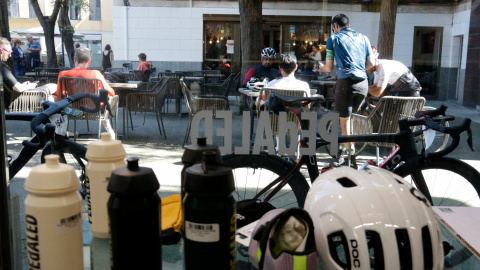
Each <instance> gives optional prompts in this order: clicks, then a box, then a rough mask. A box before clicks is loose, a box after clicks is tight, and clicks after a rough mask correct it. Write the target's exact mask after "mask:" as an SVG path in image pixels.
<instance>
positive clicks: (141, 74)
mask: <svg viewBox="0 0 480 270" xmlns="http://www.w3.org/2000/svg"><path fill="white" fill-rule="evenodd" d="M145 71H146V70H145ZM151 72H152V71H151V70H150V73H151ZM133 73H134V74H135V80H134V81H141V82H148V79H149V78H150V74H149V75H148V77H147V76H146V75H145V73H144V72H143V71H141V70H133Z"/></svg>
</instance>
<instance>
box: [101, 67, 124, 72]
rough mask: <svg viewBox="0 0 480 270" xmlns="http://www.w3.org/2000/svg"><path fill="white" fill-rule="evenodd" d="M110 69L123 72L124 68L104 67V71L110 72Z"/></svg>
mask: <svg viewBox="0 0 480 270" xmlns="http://www.w3.org/2000/svg"><path fill="white" fill-rule="evenodd" d="M112 71H121V72H125V69H124V68H107V69H105V72H112Z"/></svg>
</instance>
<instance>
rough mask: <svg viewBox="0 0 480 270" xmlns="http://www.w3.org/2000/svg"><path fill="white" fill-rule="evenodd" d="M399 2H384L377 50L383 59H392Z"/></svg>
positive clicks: (394, 0) (386, 0)
mask: <svg viewBox="0 0 480 270" xmlns="http://www.w3.org/2000/svg"><path fill="white" fill-rule="evenodd" d="M397 7H398V0H382V6H381V8H380V25H379V30H378V46H377V50H378V53H379V55H380V58H382V59H392V57H393V42H394V40H395V23H396V20H397Z"/></svg>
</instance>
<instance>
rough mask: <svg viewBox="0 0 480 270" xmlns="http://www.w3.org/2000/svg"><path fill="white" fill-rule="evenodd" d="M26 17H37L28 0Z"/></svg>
mask: <svg viewBox="0 0 480 270" xmlns="http://www.w3.org/2000/svg"><path fill="white" fill-rule="evenodd" d="M28 17H29V18H31V19H34V18H37V15H36V14H35V10H33V6H32V3H31V2H30V0H28Z"/></svg>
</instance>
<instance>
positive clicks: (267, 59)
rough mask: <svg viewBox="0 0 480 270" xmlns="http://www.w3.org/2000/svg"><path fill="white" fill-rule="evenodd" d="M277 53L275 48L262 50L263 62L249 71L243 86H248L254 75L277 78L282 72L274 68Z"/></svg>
mask: <svg viewBox="0 0 480 270" xmlns="http://www.w3.org/2000/svg"><path fill="white" fill-rule="evenodd" d="M276 55H277V53H276V52H275V50H274V49H273V48H270V47H267V48H265V49H263V50H262V53H261V56H262V64H261V65H258V66H254V67H252V68H250V69H249V70H248V71H247V74H245V79H244V80H243V84H242V85H243V87H246V85H247V83H248V82H249V81H250V79H251V78H252V77H258V78H262V77H263V78H267V79H268V80H269V81H271V80H273V79H275V78H276V77H277V76H278V75H280V73H279V72H278V69H275V68H272V64H273V61H274V60H275V56H276Z"/></svg>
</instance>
